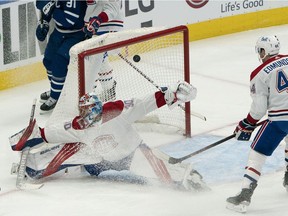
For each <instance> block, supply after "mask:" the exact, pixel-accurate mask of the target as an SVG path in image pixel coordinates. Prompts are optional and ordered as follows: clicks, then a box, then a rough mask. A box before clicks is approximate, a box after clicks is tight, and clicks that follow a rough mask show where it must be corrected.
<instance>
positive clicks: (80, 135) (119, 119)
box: [42, 91, 166, 163]
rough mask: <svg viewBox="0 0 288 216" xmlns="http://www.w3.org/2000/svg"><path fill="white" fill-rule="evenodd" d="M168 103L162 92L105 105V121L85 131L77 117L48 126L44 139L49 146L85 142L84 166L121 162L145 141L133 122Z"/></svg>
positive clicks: (103, 119)
mask: <svg viewBox="0 0 288 216" xmlns="http://www.w3.org/2000/svg"><path fill="white" fill-rule="evenodd" d="M165 104H166V102H165V99H164V95H163V93H161V92H159V91H158V92H156V93H154V94H153V95H149V96H147V97H145V98H144V99H142V100H140V99H132V100H124V101H122V100H118V101H115V102H107V103H105V104H104V105H103V113H102V119H101V121H99V122H97V123H95V124H94V125H92V126H90V127H89V128H86V129H81V127H80V125H79V124H78V121H77V120H78V119H79V117H75V118H74V119H72V120H70V121H67V122H65V121H64V122H55V124H52V125H48V126H47V127H45V128H44V129H43V130H42V136H44V137H43V138H45V139H46V141H47V142H48V143H55V144H56V143H75V142H81V143H84V144H85V145H84V146H83V147H82V148H81V149H80V151H79V152H77V154H76V155H79V154H80V155H82V156H81V160H79V161H81V162H82V163H85V161H86V163H89V162H90V163H91V160H90V159H92V160H94V163H95V161H98V162H99V161H101V160H103V159H104V160H108V161H117V160H120V159H122V158H124V157H126V156H128V155H130V154H131V153H132V152H133V151H134V150H135V149H136V148H137V147H138V146H139V144H140V143H141V142H142V139H141V137H140V136H139V135H138V133H137V132H136V131H135V129H134V128H133V126H132V123H133V122H135V121H136V120H138V119H141V118H143V117H144V116H145V115H146V114H148V113H149V112H151V111H153V110H155V109H157V108H160V107H161V106H163V105H165ZM90 156H91V158H90V159H89V157H90ZM83 161H84V162H83Z"/></svg>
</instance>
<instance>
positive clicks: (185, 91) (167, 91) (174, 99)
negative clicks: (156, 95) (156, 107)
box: [161, 81, 197, 109]
mask: <svg viewBox="0 0 288 216" xmlns="http://www.w3.org/2000/svg"><path fill="white" fill-rule="evenodd" d="M161 89H162V92H163V93H164V98H165V101H166V104H167V105H168V107H169V108H170V109H173V108H174V107H175V106H177V105H178V104H180V103H185V102H188V101H191V100H193V99H194V98H195V97H196V95H197V89H196V88H195V87H194V86H192V85H191V84H189V83H187V82H185V81H179V82H177V83H175V84H174V85H171V86H168V87H162V88H161Z"/></svg>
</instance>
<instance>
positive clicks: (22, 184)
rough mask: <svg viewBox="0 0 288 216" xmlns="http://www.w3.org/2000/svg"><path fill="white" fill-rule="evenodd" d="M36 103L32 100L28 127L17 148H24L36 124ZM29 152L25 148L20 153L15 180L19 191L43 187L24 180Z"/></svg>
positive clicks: (28, 149)
mask: <svg viewBox="0 0 288 216" xmlns="http://www.w3.org/2000/svg"><path fill="white" fill-rule="evenodd" d="M36 101H37V100H36V99H34V100H33V105H32V109H31V114H30V121H29V125H28V127H27V128H26V130H25V132H24V133H23V135H22V137H21V138H20V140H19V142H18V143H17V146H18V147H19V146H20V147H22V146H24V144H25V142H26V141H27V139H28V138H29V136H30V134H31V133H32V131H33V128H34V125H35V123H36V121H35V120H34V114H35V108H36ZM29 152H30V147H25V148H24V149H23V150H22V152H21V158H20V163H19V168H18V172H17V178H16V187H17V188H18V189H20V190H34V189H39V188H41V187H42V186H43V184H30V183H27V182H26V180H25V170H26V163H27V158H28V155H29Z"/></svg>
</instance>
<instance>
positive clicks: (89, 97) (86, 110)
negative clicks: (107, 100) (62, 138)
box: [79, 93, 102, 121]
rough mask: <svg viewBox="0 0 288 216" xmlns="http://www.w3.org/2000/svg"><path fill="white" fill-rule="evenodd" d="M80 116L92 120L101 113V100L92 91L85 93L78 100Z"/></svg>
mask: <svg viewBox="0 0 288 216" xmlns="http://www.w3.org/2000/svg"><path fill="white" fill-rule="evenodd" d="M79 111H80V116H81V117H82V118H84V119H87V120H90V121H94V120H96V118H97V117H98V116H99V115H100V114H101V113H102V102H101V101H100V100H99V99H98V97H97V96H96V95H95V94H94V93H87V94H85V95H83V96H82V97H81V98H80V100H79Z"/></svg>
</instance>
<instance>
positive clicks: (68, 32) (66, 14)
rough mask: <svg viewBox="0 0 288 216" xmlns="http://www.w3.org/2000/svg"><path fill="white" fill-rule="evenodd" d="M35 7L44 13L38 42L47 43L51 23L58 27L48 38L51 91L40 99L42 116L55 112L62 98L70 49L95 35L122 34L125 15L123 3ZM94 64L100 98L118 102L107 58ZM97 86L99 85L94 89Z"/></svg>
mask: <svg viewBox="0 0 288 216" xmlns="http://www.w3.org/2000/svg"><path fill="white" fill-rule="evenodd" d="M36 7H37V8H38V9H39V10H40V11H41V13H42V19H40V20H41V22H39V25H38V27H37V30H36V36H37V38H38V40H40V41H44V40H45V39H46V36H47V34H48V31H49V22H50V20H52V19H53V21H54V22H55V26H56V27H55V30H54V31H53V33H52V34H51V36H50V37H49V41H48V44H47V48H46V50H45V54H44V59H43V63H44V66H45V67H46V69H47V75H48V78H49V80H50V85H51V88H50V90H49V91H47V92H44V93H42V94H41V96H40V97H41V100H40V101H41V102H43V104H42V105H41V107H40V112H41V113H46V112H49V111H51V110H53V108H54V107H55V105H56V103H57V100H58V98H59V96H60V94H61V90H62V88H63V85H64V82H65V78H66V74H67V66H68V64H69V50H70V48H71V47H72V46H73V45H75V44H76V43H78V42H80V41H82V40H84V39H87V38H91V37H92V36H93V35H101V34H105V33H107V32H116V31H119V30H120V29H122V27H123V14H122V12H121V1H120V0H114V1H98V0H86V1H78V0H68V1H55V0H51V1H45V0H43V1H42V0H41V1H40V0H39V1H36ZM84 23H85V25H84ZM87 27H88V28H87ZM91 58H92V57H91ZM91 62H93V64H92V65H91V67H93V69H94V71H93V74H95V77H93V79H94V80H95V82H97V81H99V82H100V83H101V86H102V89H103V94H102V97H101V98H102V99H103V100H104V101H107V100H110V99H115V86H116V82H115V81H114V78H113V69H112V68H111V66H110V64H109V62H108V55H107V54H104V56H103V57H102V58H96V59H93V60H92V61H91ZM91 71H92V70H91ZM95 86H97V84H96V83H95V85H94V86H91V87H95Z"/></svg>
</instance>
